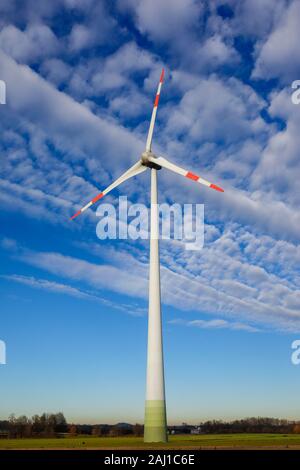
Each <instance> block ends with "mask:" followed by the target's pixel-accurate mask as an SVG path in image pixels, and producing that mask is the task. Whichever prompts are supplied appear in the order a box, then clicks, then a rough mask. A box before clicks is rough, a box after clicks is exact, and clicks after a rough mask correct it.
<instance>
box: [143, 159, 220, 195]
mask: <svg viewBox="0 0 300 470" xmlns="http://www.w3.org/2000/svg"><path fill="white" fill-rule="evenodd" d="M149 160H150V161H151V162H152V163H156V164H157V165H160V166H162V167H163V168H166V169H167V170H170V171H173V172H174V173H178V174H179V175H181V176H185V177H186V178H189V179H191V180H193V181H196V182H197V183H200V184H204V186H208V187H209V188H212V189H215V190H216V191H221V192H222V193H223V192H224V189H222V188H220V186H217V185H216V184H213V183H210V182H209V181H207V180H206V179H204V178H202V176H198V175H195V174H194V173H191V172H190V171H187V170H185V169H184V168H181V167H180V166H177V165H174V163H171V162H169V161H168V160H167V159H166V158H163V157H158V158H154V157H149Z"/></svg>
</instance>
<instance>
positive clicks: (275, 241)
mask: <svg viewBox="0 0 300 470" xmlns="http://www.w3.org/2000/svg"><path fill="white" fill-rule="evenodd" d="M19 3H20V2H18V1H16V0H15V1H13V0H9V1H8V0H7V1H6V0H2V2H1V5H0V79H1V80H4V81H5V82H6V85H7V103H6V105H1V107H0V126H1V141H0V146H1V176H0V205H1V211H0V219H1V273H0V274H1V278H0V281H1V286H0V291H1V299H2V305H1V323H0V339H1V340H4V341H5V342H6V345H7V365H5V366H3V365H1V366H0V380H1V388H0V397H1V399H0V416H1V417H2V418H5V417H7V416H8V415H9V414H10V413H13V412H14V413H16V414H27V415H31V414H34V413H41V412H43V411H58V410H62V411H64V412H65V414H66V416H67V418H68V420H69V421H76V422H116V421H140V422H141V421H142V420H143V402H144V395H145V364H146V337H147V294H148V291H147V289H148V288H147V279H148V244H147V243H146V242H140V241H138V242H134V241H132V240H128V241H124V240H112V241H100V240H99V239H98V238H97V237H96V224H97V221H98V219H97V217H96V215H95V208H92V209H90V210H89V211H87V212H86V213H85V214H83V215H82V216H81V217H80V218H78V219H76V221H74V222H72V223H71V222H70V221H69V217H70V216H71V215H72V214H73V213H74V212H75V211H76V209H78V208H79V207H81V206H82V205H83V204H85V203H86V202H87V201H88V200H89V199H91V198H92V197H94V196H95V195H96V194H97V193H98V192H99V189H100V190H102V189H104V188H105V187H106V186H107V185H108V184H109V183H110V182H111V181H112V180H113V179H114V178H116V177H118V176H119V175H120V174H121V173H122V172H123V171H124V170H126V169H127V168H128V167H129V166H130V165H131V164H133V163H134V162H135V161H136V160H137V158H138V156H139V155H140V153H141V151H142V150H143V147H144V145H145V140H146V134H147V130H148V125H149V120H150V115H151V110H152V104H153V99H154V95H155V91H156V87H157V82H158V79H159V75H160V71H161V68H162V67H163V66H164V67H165V71H166V77H165V83H164V86H163V89H162V95H161V100H160V107H159V110H158V118H157V123H156V127H155V134H154V142H153V149H154V151H157V152H160V153H161V154H162V155H165V156H167V157H168V158H169V159H170V160H172V161H174V162H175V163H177V164H179V165H181V166H183V167H185V168H187V169H190V170H191V171H194V172H195V173H200V174H201V175H203V176H204V177H206V178H207V179H209V180H211V181H213V182H215V183H216V184H220V185H221V186H222V187H223V188H224V189H225V192H224V194H221V193H217V192H215V191H211V190H208V189H206V188H205V187H203V188H202V187H199V186H198V185H195V184H192V183H191V182H190V181H185V180H184V179H181V178H180V177H177V176H176V175H171V174H168V173H166V172H164V171H161V172H159V189H160V193H159V198H160V202H171V203H173V202H182V203H191V202H193V203H204V204H205V230H206V231H205V244H204V248H203V250H201V251H200V252H198V251H195V252H191V251H187V250H185V247H184V244H183V243H182V244H181V243H174V242H172V241H162V243H161V265H162V267H161V274H162V299H163V317H164V319H163V323H164V325H163V326H164V340H165V343H164V349H165V361H166V391H167V404H168V416H169V422H170V423H175V422H181V421H183V420H184V421H190V422H197V421H200V420H203V419H208V418H226V419H232V418H238V417H244V416H250V415H269V416H277V417H287V418H294V419H300V411H299V405H298V402H299V399H298V396H299V392H298V391H299V385H300V368H299V366H298V367H296V366H294V365H292V364H291V360H290V356H291V352H292V350H291V343H292V341H293V340H295V339H298V338H299V335H300V313H299V311H300V291H299V279H300V278H299V262H300V249H299V233H300V230H299V229H300V213H299V202H300V191H299V178H300V165H299V151H298V149H299V146H300V137H299V131H298V129H299V124H300V107H299V106H297V105H295V104H293V103H292V101H291V94H292V89H291V84H292V82H293V81H294V80H297V79H300V59H299V57H300V56H299V53H298V25H299V20H300V2H299V1H297V0H294V1H287V0H276V1H275V0H260V1H256V0H255V1H253V0H251V1H250V0H243V1H238V0H228V1H225V0H224V1H219V0H211V1H207V2H199V1H196V0H172V1H171V0H165V1H164V2H159V1H153V0H152V1H150V0H122V1H116V2H101V1H94V0H52V1H51V2H50V1H44V2H35V1H33V0H24V1H23V2H22V8H20V7H19ZM111 3H113V5H112V4H111ZM125 194H126V195H127V196H128V199H129V201H130V203H135V202H144V203H146V204H148V201H149V172H145V173H143V174H142V175H140V176H139V177H138V178H135V179H134V180H129V181H128V182H126V183H125V184H123V185H122V186H121V187H120V188H118V189H117V190H115V191H114V192H112V193H111V194H110V195H109V196H107V202H112V203H114V204H117V202H118V196H120V195H125Z"/></svg>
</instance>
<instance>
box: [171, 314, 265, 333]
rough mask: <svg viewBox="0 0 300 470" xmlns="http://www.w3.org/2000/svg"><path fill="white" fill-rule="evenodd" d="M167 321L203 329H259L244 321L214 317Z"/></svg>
mask: <svg viewBox="0 0 300 470" xmlns="http://www.w3.org/2000/svg"><path fill="white" fill-rule="evenodd" d="M168 323H170V324H175V325H176V324H178V325H180V324H183V325H186V326H193V327H197V328H204V329H217V330H219V329H220V330H222V329H228V330H236V331H248V332H249V333H257V332H259V331H260V330H259V329H258V328H255V327H253V326H251V325H247V324H246V323H241V322H229V321H227V320H223V319H220V318H216V319H213V320H191V321H186V320H183V319H175V320H170V321H169V322H168Z"/></svg>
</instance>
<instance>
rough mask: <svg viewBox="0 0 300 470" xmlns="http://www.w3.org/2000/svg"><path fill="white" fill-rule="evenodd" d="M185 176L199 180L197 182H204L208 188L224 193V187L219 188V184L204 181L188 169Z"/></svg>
mask: <svg viewBox="0 0 300 470" xmlns="http://www.w3.org/2000/svg"><path fill="white" fill-rule="evenodd" d="M185 177H186V178H190V179H191V180H193V181H199V183H202V184H205V185H206V186H208V187H209V188H212V189H215V190H216V191H220V192H221V193H224V189H223V188H220V186H217V185H216V184H213V183H210V182H209V181H206V180H204V179H203V178H201V176H198V175H195V174H194V173H191V172H190V171H188V172H187V173H186V175H185ZM201 180H202V181H201Z"/></svg>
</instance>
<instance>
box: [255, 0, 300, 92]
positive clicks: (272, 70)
mask: <svg viewBox="0 0 300 470" xmlns="http://www.w3.org/2000/svg"><path fill="white" fill-rule="evenodd" d="M299 22H300V3H299V1H298V0H294V1H293V2H292V3H291V4H290V5H289V6H288V8H286V9H285V10H284V11H283V12H282V15H281V18H280V21H279V22H278V24H277V25H276V26H275V28H274V30H273V31H272V32H271V34H270V35H269V36H268V37H267V39H266V41H265V42H264V43H263V44H262V46H261V47H260V46H258V57H257V60H256V65H255V70H254V72H253V77H262V78H277V77H278V78H280V79H281V80H282V81H283V82H284V83H291V82H292V81H293V80H296V79H298V78H299V76H298V75H299V69H300V59H299V34H298V33H299Z"/></svg>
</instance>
